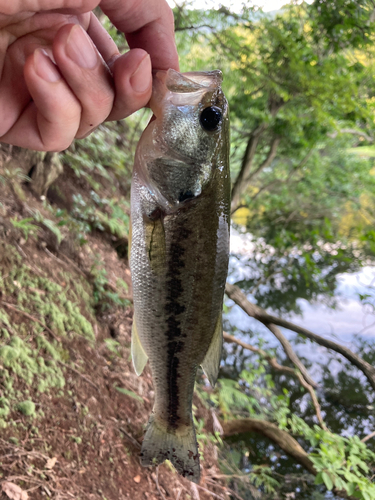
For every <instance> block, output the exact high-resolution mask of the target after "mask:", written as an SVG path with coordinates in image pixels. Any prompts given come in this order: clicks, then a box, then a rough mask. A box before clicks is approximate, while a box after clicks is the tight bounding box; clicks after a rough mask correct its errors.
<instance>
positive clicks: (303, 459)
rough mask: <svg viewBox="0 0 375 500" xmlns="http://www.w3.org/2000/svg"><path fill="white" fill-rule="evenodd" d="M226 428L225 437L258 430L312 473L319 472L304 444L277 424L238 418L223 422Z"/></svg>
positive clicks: (255, 419)
mask: <svg viewBox="0 0 375 500" xmlns="http://www.w3.org/2000/svg"><path fill="white" fill-rule="evenodd" d="M221 425H222V427H223V430H224V437H229V436H232V435H234V434H243V433H245V432H256V433H258V434H262V435H263V436H265V437H267V438H269V439H271V441H273V442H274V443H276V444H277V445H278V446H280V448H281V449H282V450H284V451H285V453H287V454H288V455H290V456H291V457H293V458H294V459H295V460H296V461H297V462H298V463H300V464H301V465H303V467H305V469H307V470H308V471H309V472H311V474H314V476H316V474H317V472H316V471H315V469H314V465H313V463H312V462H311V460H310V459H309V456H308V454H307V453H306V451H305V450H304V449H303V448H302V446H301V445H300V444H299V443H298V441H296V440H295V439H294V438H293V437H292V436H291V435H290V434H289V433H288V432H286V431H283V430H282V429H279V428H278V427H277V425H275V424H273V423H271V422H267V421H266V420H259V419H257V418H238V419H234V420H229V421H228V422H222V423H221Z"/></svg>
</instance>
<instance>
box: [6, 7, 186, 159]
mask: <svg viewBox="0 0 375 500" xmlns="http://www.w3.org/2000/svg"><path fill="white" fill-rule="evenodd" d="M77 4H79V7H77ZM98 4H100V7H101V9H102V10H103V12H104V13H105V14H107V15H108V17H109V18H110V20H111V21H112V23H113V24H114V25H115V26H116V27H117V29H119V30H120V31H122V32H123V33H124V34H125V36H126V39H127V41H128V44H129V46H130V49H131V50H129V52H127V53H126V54H124V55H120V54H119V52H118V49H117V47H116V45H115V43H114V42H113V40H112V39H111V38H110V36H109V35H108V33H107V32H106V31H105V30H104V28H103V27H102V26H101V24H100V22H99V21H98V20H97V18H96V17H95V16H94V14H93V13H92V12H91V10H92V9H93V8H94V7H96V6H97V5H98ZM150 57H151V60H150ZM170 67H171V68H174V69H178V58H177V51H176V47H175V42H174V32H173V14H172V12H171V10H170V8H169V7H168V5H167V3H166V2H165V0H138V1H136V2H134V1H129V0H102V1H101V2H100V0H81V1H80V2H77V0H18V1H15V0H12V2H10V1H9V0H0V142H4V143H8V144H13V145H17V146H22V147H25V148H30V149H36V150H42V151H61V150H63V149H66V148H67V147H68V146H69V145H70V143H71V142H72V140H73V139H74V138H82V137H85V136H86V135H88V134H89V133H90V131H91V130H93V129H95V127H97V126H98V125H99V124H100V123H102V122H103V121H105V120H119V119H122V118H125V117H126V116H129V115H130V114H131V113H133V112H134V111H136V110H138V109H140V108H142V107H143V106H145V105H146V104H147V102H148V101H149V99H150V96H151V89H152V74H151V70H152V69H168V68H170Z"/></svg>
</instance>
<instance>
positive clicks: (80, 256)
mask: <svg viewBox="0 0 375 500" xmlns="http://www.w3.org/2000/svg"><path fill="white" fill-rule="evenodd" d="M73 181H74V179H73V178H72V176H71V175H70V174H69V171H67V172H66V173H65V175H64V176H63V177H62V179H61V181H59V186H60V191H61V188H63V192H64V191H65V194H67V196H63V198H64V200H65V201H61V199H60V201H59V200H57V201H56V199H55V200H54V201H53V203H57V204H59V203H60V204H64V203H66V200H67V199H68V198H69V199H70V198H71V195H70V194H69V192H70V191H72V190H73ZM74 189H75V192H77V190H78V191H80V192H81V193H83V194H84V193H85V192H86V191H85V189H86V186H82V185H81V186H80V185H78V186H77V185H75V186H74ZM0 190H1V192H0V314H3V319H1V316H0V349H1V347H2V346H9V345H11V343H12V338H14V337H18V338H21V340H22V342H23V343H24V344H23V345H25V346H26V347H27V346H28V347H27V348H30V349H31V350H35V349H39V351H38V356H39V357H38V359H37V363H41V364H42V365H43V366H44V364H46V366H53V367H55V368H54V369H56V370H61V372H62V374H63V375H62V377H63V380H64V384H63V386H60V387H57V386H56V387H53V386H51V387H49V388H48V389H46V390H43V391H41V390H38V377H39V375H38V373H39V372H35V373H34V376H33V377H31V378H32V379H31V378H30V379H27V376H26V379H25V367H26V368H27V362H28V361H27V360H26V358H24V359H23V358H22V359H23V360H22V359H21V356H24V354H22V352H23V351H22V352H21V351H19V353H21V354H19V357H20V358H19V359H20V366H21V365H22V370H23V371H22V370H21V371H17V368H16V365H14V364H12V363H11V362H10V361H9V359H8V360H7V359H5V358H4V359H2V358H1V350H0V417H1V415H5V416H4V421H5V425H4V426H3V428H1V429H0V499H1V500H8V499H9V498H10V499H15V500H25V499H27V498H29V499H33V500H42V499H56V500H58V499H60V500H63V499H71V498H74V499H76V500H88V499H92V500H99V499H100V500H122V499H128V498H131V499H132V500H141V499H142V500H147V499H154V498H155V499H163V500H165V499H176V500H178V499H179V500H183V499H185V498H186V499H187V498H194V499H198V498H201V499H202V500H204V499H208V498H228V496H227V494H226V491H227V490H226V488H225V486H224V485H223V484H221V483H220V480H218V479H217V476H218V475H219V469H218V466H217V454H216V448H215V445H214V444H213V442H208V444H206V445H205V447H204V450H203V449H202V446H201V451H202V452H203V454H204V460H203V461H202V480H201V484H200V486H199V487H195V486H192V484H191V483H190V482H189V481H187V480H185V479H183V478H181V477H180V476H178V475H177V474H176V473H175V472H174V470H172V468H171V466H168V464H163V465H161V466H159V467H158V468H143V467H141V466H140V464H139V450H140V445H141V442H142V439H143V435H144V431H145V426H146V423H147V420H148V415H149V414H150V411H151V409H152V405H153V397H154V393H153V386H152V380H151V375H150V372H149V369H148V367H146V369H145V372H144V373H143V374H142V376H141V377H139V378H138V377H137V376H136V375H135V373H134V370H133V367H132V363H131V359H130V335H131V323H132V307H131V300H130V301H129V304H130V305H129V306H127V307H120V306H116V305H112V306H111V307H107V308H100V307H99V308H98V307H95V306H94V305H93V304H92V303H91V302H90V300H91V299H90V300H88V299H86V298H85V295H84V294H83V292H82V295H81V296H80V294H79V293H78V292H77V291H76V292H75V295H74V296H73V295H72V296H70V295H69V293H70V291H71V290H78V284H80V286H81V288H80V289H82V290H86V291H87V292H88V296H90V293H93V284H92V281H90V269H91V267H92V264H93V262H94V260H95V259H98V258H99V259H100V261H101V264H102V266H103V267H104V269H105V271H106V278H107V280H108V283H109V284H108V283H107V285H106V286H107V289H108V287H109V289H111V287H112V288H115V286H116V280H118V278H121V280H123V282H125V283H127V284H128V286H129V290H128V299H131V283H130V272H129V268H128V265H127V262H126V259H125V258H120V257H119V255H118V252H116V250H115V246H114V245H113V239H111V237H110V236H109V235H108V234H105V233H102V234H101V233H99V232H98V233H95V231H94V232H92V233H91V234H90V235H88V242H87V243H86V245H84V246H83V247H81V248H77V247H76V245H75V244H74V242H71V241H70V240H69V235H66V234H65V238H64V241H63V243H61V244H60V245H57V244H56V241H55V239H54V235H53V234H52V233H51V231H48V229H47V228H46V227H44V226H43V225H41V226H40V227H39V229H38V232H37V233H35V234H31V235H29V236H28V237H25V231H22V230H21V229H19V228H17V227H15V226H14V224H13V223H12V222H11V219H12V220H13V221H14V220H22V219H25V218H27V217H28V213H26V212H25V207H26V206H27V207H28V208H31V209H33V210H38V211H39V212H40V213H41V214H42V216H44V217H48V218H49V219H50V220H52V221H53V215H51V213H50V212H49V211H48V210H47V208H46V205H45V204H44V203H43V202H42V201H40V200H37V199H36V198H35V197H34V196H33V195H32V194H31V193H30V192H29V191H28V190H27V188H25V187H23V188H22V190H23V193H24V197H23V199H21V200H20V199H17V197H15V194H14V190H13V189H10V188H7V186H6V185H5V186H3V187H1V188H0ZM15 259H16V260H15ZM15 266H18V267H19V268H20V269H25V273H26V274H27V273H29V274H28V278H27V279H28V281H27V280H26V279H25V281H22V276H23V275H22V276H21V278H17V279H13V278H11V277H12V276H13V274H12V273H14V267H15ZM21 274H22V273H21ZM17 276H18V275H17ZM10 279H12V282H10V281H9V280H10ZM33 280H34V281H33ZM37 280H39V281H37ZM43 280H44V281H43ZM46 280H47V281H48V282H50V283H53V284H55V285H56V286H58V287H60V288H58V290H60V292H59V291H58V292H57V296H62V295H64V294H66V297H68V298H69V297H70V299H69V300H71V303H72V304H73V305H74V306H75V305H77V307H79V309H80V314H81V316H80V318H81V319H80V321H83V320H82V318H84V319H86V320H87V321H88V322H89V323H90V325H91V327H92V331H93V332H94V337H93V338H86V337H85V336H84V335H82V334H80V333H79V332H78V330H77V331H73V330H70V331H58V330H57V329H56V323H54V321H55V320H54V319H53V315H51V316H49V315H46V316H44V317H43V316H42V314H41V313H40V311H42V310H43V309H42V307H44V306H45V304H46V302H47V300H51V299H50V298H49V297H50V292H49V289H48V286H47V287H46V288H45V289H44V288H43V286H42V285H38V286H39V288H38V287H37V286H36V285H35V284H33V283H34V282H35V283H42V282H43V283H44V282H46ZM30 283H31V284H30ZM74 287H77V288H74ZM112 291H113V290H112ZM25 294H26V295H25ZM25 297H26V299H25ZM27 297H29V298H30V302H28V300H27ZM72 297H78V298H77V299H73V298H72ZM33 301H35V303H34V302H33ZM74 301H75V302H74ZM88 302H90V303H88ZM6 304H7V305H6ZM57 307H60V308H61V307H62V306H61V304H60V303H59V304H57ZM69 307H72V306H69ZM4 318H5V319H4ZM41 337H43V338H44V339H46V342H48V343H49V344H48V346H50V347H48V346H47V347H41V344H40V342H41V341H40V338H41ZM43 345H44V344H43ZM46 345H47V344H46ZM26 347H25V349H26ZM4 352H5V351H4ZM17 352H18V351H17ZM30 352H31V351H30ZM56 352H57V353H58V355H57V354H54V353H56ZM30 356H31V354H30ZM51 356H52V357H53V356H55V357H53V359H52V358H51ZM40 357H41V358H44V361H41V360H40ZM27 359H29V358H27ZM25 360H26V361H25ZM53 360H55V362H54V363H55V364H53V365H52V364H51V363H52V361H53ZM21 361H22V363H23V364H22V363H21ZM7 363H8V364H7ZM49 363H50V365H49ZM17 366H18V365H17ZM51 369H52V368H51ZM30 370H31V365H30ZM43 373H44V372H43ZM47 373H48V372H47ZM6 375H7V376H8V378H6ZM26 375H27V374H26ZM9 378H10V382H9ZM46 380H47V379H46ZM46 383H47V382H46ZM9 384H10V385H9ZM9 387H11V389H9ZM10 394H11V398H10V396H9V395H10ZM7 398H10V399H9V401H8V400H7ZM12 398H13V399H12ZM26 399H27V400H28V401H29V400H31V401H33V403H34V405H35V411H31V414H29V415H28V414H27V411H24V412H23V411H20V406H19V405H18V406H17V404H16V403H15V402H16V401H23V400H26ZM194 403H195V406H196V407H197V409H198V410H197V415H196V416H197V417H198V418H203V419H204V421H205V429H206V432H207V433H208V434H209V433H210V429H211V426H212V422H211V414H210V412H209V411H208V410H207V409H205V407H204V406H203V405H202V403H201V401H200V400H199V398H198V397H196V398H195V401H194ZM7 408H8V410H7ZM25 413H26V414H25ZM1 491H2V492H1Z"/></svg>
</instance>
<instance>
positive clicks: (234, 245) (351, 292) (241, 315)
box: [228, 229, 375, 347]
mask: <svg viewBox="0 0 375 500" xmlns="http://www.w3.org/2000/svg"><path fill="white" fill-rule="evenodd" d="M253 251H254V244H253V243H252V240H251V236H249V235H247V234H240V233H238V232H237V231H236V230H233V229H232V233H231V252H232V253H236V254H237V255H238V254H240V258H239V259H232V260H231V264H232V272H231V274H230V276H229V277H228V281H230V282H231V283H233V282H235V281H238V280H240V279H243V278H244V277H245V276H246V265H247V260H248V259H249V257H251V255H252V253H253ZM337 282H338V286H337V288H336V291H335V297H336V307H335V309H332V308H331V307H328V306H327V305H326V304H325V303H324V301H323V299H322V302H318V303H315V304H310V303H309V302H308V301H307V300H304V299H298V300H297V302H298V305H299V307H300V309H301V311H302V314H301V315H296V314H290V315H289V316H288V319H289V320H290V321H292V322H293V323H296V324H298V325H301V326H304V327H305V328H307V329H309V330H312V331H313V332H314V333H317V334H319V335H322V336H324V337H327V338H330V339H332V340H336V341H339V342H341V343H343V344H345V345H347V346H348V347H349V345H350V344H351V343H352V341H353V339H354V337H355V338H358V336H360V337H362V338H364V339H365V338H375V311H374V309H373V307H372V306H371V305H370V304H368V303H367V302H368V301H366V300H363V301H362V302H361V300H360V296H361V295H362V296H364V295H366V294H368V295H370V296H371V297H372V299H373V300H372V303H375V300H374V298H375V267H370V266H366V267H363V268H362V269H361V270H360V271H359V272H356V273H351V274H341V275H338V278H337ZM249 299H250V300H251V301H253V297H252V296H251V295H249ZM228 303H230V304H231V303H232V302H228ZM269 312H271V311H269ZM228 319H229V320H230V322H231V324H232V325H233V326H236V327H237V328H238V329H239V330H243V331H246V330H253V329H254V327H255V325H256V328H257V330H258V331H259V332H260V333H261V334H265V335H267V339H269V340H270V342H271V345H272V347H274V346H277V345H278V343H277V341H274V340H273V336H272V334H270V333H269V331H268V329H267V328H266V327H263V325H259V322H257V321H255V320H253V319H252V318H249V317H248V316H247V315H246V313H245V312H243V311H242V309H240V308H239V307H238V306H234V307H233V308H232V310H231V312H230V315H229V316H228ZM284 333H285V334H286V336H287V337H288V338H294V337H295V334H294V333H288V332H287V331H284ZM271 345H270V346H271Z"/></svg>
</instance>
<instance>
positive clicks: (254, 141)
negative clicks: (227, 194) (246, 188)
mask: <svg viewBox="0 0 375 500" xmlns="http://www.w3.org/2000/svg"><path fill="white" fill-rule="evenodd" d="M266 128H267V125H266V124H265V123H262V124H261V125H259V126H258V127H257V128H256V129H255V130H254V131H253V132H252V134H251V135H250V138H249V140H248V142H247V146H246V151H245V154H244V157H243V159H242V165H241V170H240V172H239V174H238V176H237V179H236V180H235V182H234V184H233V188H232V213H233V212H234V211H235V210H236V209H237V208H238V206H239V204H240V197H241V194H242V192H243V183H244V180H245V179H246V178H247V177H248V175H249V173H250V169H251V166H252V163H253V159H254V156H255V151H256V148H257V146H258V142H259V139H260V137H261V135H262V134H263V132H264V131H265V129H266Z"/></svg>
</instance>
